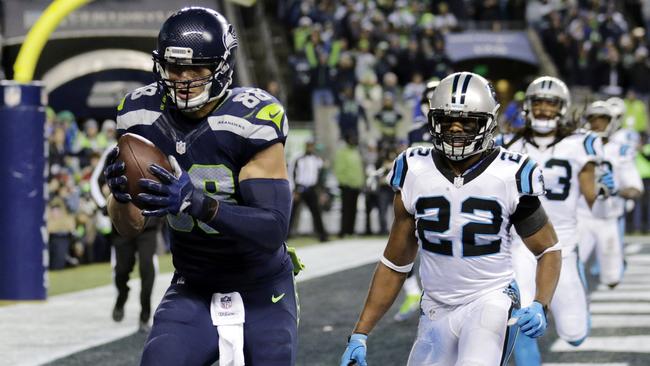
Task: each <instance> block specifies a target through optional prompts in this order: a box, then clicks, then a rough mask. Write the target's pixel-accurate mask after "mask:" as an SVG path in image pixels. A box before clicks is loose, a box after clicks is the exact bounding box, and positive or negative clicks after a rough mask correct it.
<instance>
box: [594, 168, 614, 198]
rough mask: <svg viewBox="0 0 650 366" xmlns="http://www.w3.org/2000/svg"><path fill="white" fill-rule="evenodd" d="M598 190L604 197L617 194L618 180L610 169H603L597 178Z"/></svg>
mask: <svg viewBox="0 0 650 366" xmlns="http://www.w3.org/2000/svg"><path fill="white" fill-rule="evenodd" d="M596 191H597V192H598V194H599V195H601V196H603V197H610V196H612V195H614V194H616V182H615V181H614V174H612V172H610V171H603V172H602V173H601V174H600V175H599V176H598V178H597V180H596Z"/></svg>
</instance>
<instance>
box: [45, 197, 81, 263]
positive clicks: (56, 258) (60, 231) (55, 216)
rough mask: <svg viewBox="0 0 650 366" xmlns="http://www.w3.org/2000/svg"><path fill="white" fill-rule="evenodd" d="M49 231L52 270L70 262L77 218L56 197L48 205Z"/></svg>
mask: <svg viewBox="0 0 650 366" xmlns="http://www.w3.org/2000/svg"><path fill="white" fill-rule="evenodd" d="M47 231H48V233H49V243H48V247H49V248H48V249H49V250H48V251H49V257H50V270H58V269H63V268H65V266H66V264H68V263H70V264H73V263H72V262H71V261H70V255H69V253H70V249H71V246H72V243H73V238H74V233H75V218H74V215H73V214H71V213H70V212H69V210H68V208H67V207H66V205H65V203H64V202H63V200H62V199H61V198H59V197H54V198H52V199H51V200H50V202H49V203H48V205H47Z"/></svg>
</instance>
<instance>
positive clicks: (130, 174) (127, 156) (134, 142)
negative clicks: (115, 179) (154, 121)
mask: <svg viewBox="0 0 650 366" xmlns="http://www.w3.org/2000/svg"><path fill="white" fill-rule="evenodd" d="M117 146H118V147H119V149H120V154H119V155H118V157H117V159H118V160H121V161H123V162H124V165H125V166H126V168H125V169H126V171H125V172H124V175H125V176H126V179H127V187H126V189H127V191H128V192H129V194H130V195H131V198H132V199H133V204H135V205H136V206H137V207H138V208H140V209H147V208H150V207H147V205H146V204H145V203H144V202H140V201H139V200H138V193H141V192H142V191H143V190H142V188H140V186H139V185H138V181H139V180H140V179H142V178H147V179H151V180H155V181H156V182H159V181H160V180H159V179H158V177H156V176H155V175H153V174H151V172H150V171H149V165H151V164H154V163H155V164H158V165H159V166H161V167H163V168H165V169H167V170H168V171H170V172H172V167H171V164H170V163H169V160H168V159H167V156H165V154H163V152H162V151H160V149H158V148H157V147H156V145H154V144H153V143H152V142H151V141H149V140H147V139H146V138H144V137H142V136H139V135H136V134H133V133H126V134H124V135H122V137H120V139H119V140H118V141H117Z"/></svg>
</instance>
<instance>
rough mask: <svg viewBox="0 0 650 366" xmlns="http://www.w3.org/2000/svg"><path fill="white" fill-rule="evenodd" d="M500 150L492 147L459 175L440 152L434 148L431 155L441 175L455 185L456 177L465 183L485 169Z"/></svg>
mask: <svg viewBox="0 0 650 366" xmlns="http://www.w3.org/2000/svg"><path fill="white" fill-rule="evenodd" d="M500 151H501V149H499V148H495V149H493V150H492V151H491V152H490V153H489V154H488V155H487V156H484V157H483V158H482V159H481V160H479V161H478V162H477V163H476V164H474V166H472V167H470V168H469V169H467V170H466V171H465V172H464V173H463V174H462V175H460V176H457V175H456V174H455V173H454V171H453V170H451V167H449V165H448V163H447V162H446V161H445V158H444V156H443V155H442V154H441V153H439V152H436V151H435V150H434V151H433V153H432V154H431V156H432V158H433V163H434V164H435V165H436V168H438V171H440V173H442V175H443V176H444V177H445V178H447V180H448V181H449V182H450V183H452V184H454V185H456V183H457V182H458V180H457V178H458V177H462V180H461V181H462V184H467V183H469V182H471V181H472V180H473V179H474V178H476V177H478V176H479V175H481V173H483V172H484V171H485V169H487V167H488V166H490V164H492V162H493V161H494V159H496V158H497V156H499V152H500Z"/></svg>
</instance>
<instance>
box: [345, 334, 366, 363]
mask: <svg viewBox="0 0 650 366" xmlns="http://www.w3.org/2000/svg"><path fill="white" fill-rule="evenodd" d="M367 339H368V336H367V335H365V334H361V333H354V334H352V335H351V336H350V339H349V340H348V347H347V348H346V349H345V352H344V353H343V356H341V366H350V365H358V366H368V363H367V362H366V351H367V348H366V340H367Z"/></svg>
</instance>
